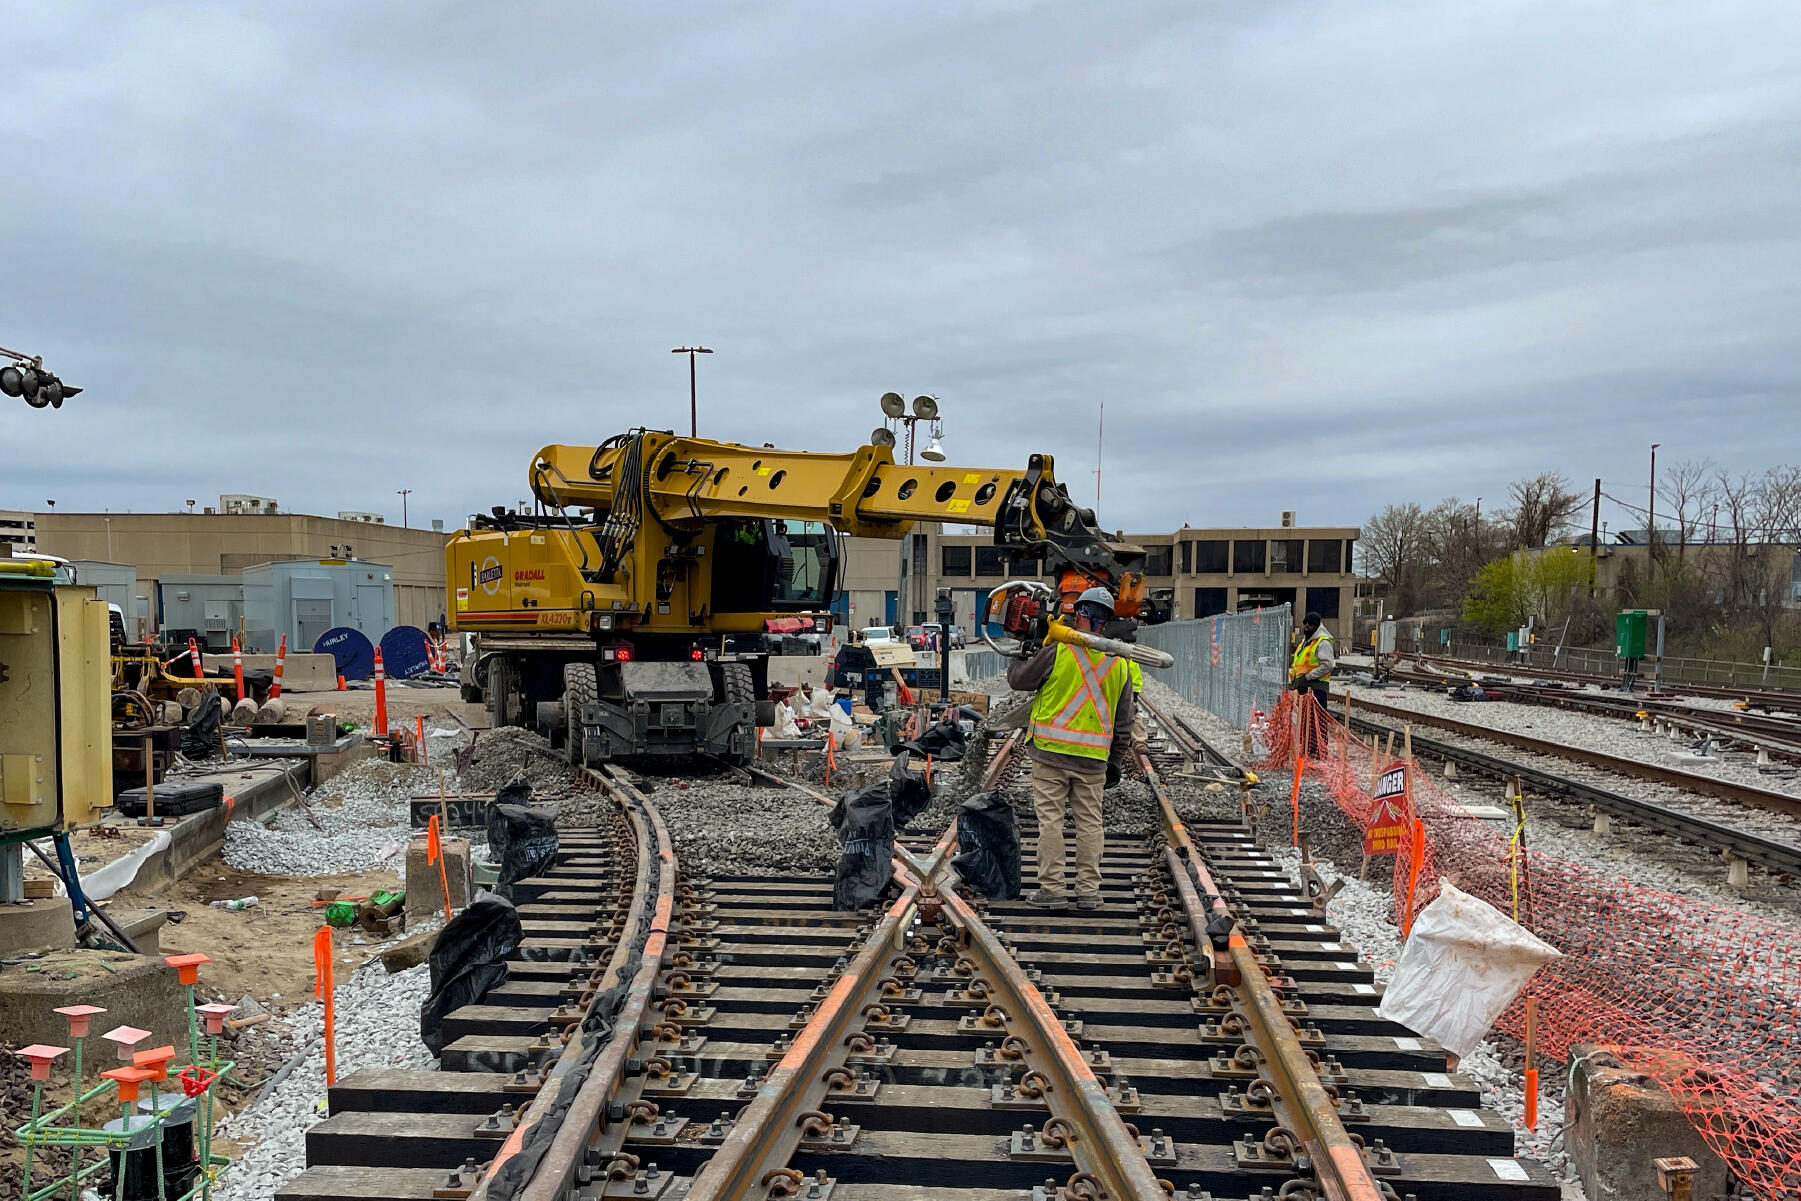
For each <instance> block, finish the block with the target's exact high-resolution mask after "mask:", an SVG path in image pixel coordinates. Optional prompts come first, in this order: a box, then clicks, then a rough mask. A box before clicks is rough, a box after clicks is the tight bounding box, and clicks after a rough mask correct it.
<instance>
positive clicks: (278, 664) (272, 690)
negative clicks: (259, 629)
mask: <svg viewBox="0 0 1801 1201" xmlns="http://www.w3.org/2000/svg"><path fill="white" fill-rule="evenodd" d="M287 661H288V636H287V635H286V634H283V635H282V636H281V645H280V646H278V647H276V648H275V682H274V683H273V684H270V685H269V699H270V700H274V699H275V698H276V697H278V696H280V695H281V668H282V665H283V664H284V663H286V662H287Z"/></svg>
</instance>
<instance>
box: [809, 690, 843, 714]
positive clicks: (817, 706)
mask: <svg viewBox="0 0 1801 1201" xmlns="http://www.w3.org/2000/svg"><path fill="white" fill-rule="evenodd" d="M836 708H837V706H836V705H834V704H833V703H832V693H831V690H830V689H828V688H815V689H814V690H813V691H812V692H811V693H809V694H808V696H807V716H808V717H830V716H831V715H832V711H833V710H834V709H836Z"/></svg>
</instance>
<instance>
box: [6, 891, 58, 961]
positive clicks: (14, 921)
mask: <svg viewBox="0 0 1801 1201" xmlns="http://www.w3.org/2000/svg"><path fill="white" fill-rule="evenodd" d="M74 945H75V912H74V907H73V906H71V905H70V904H69V898H68V897H47V898H44V899H42V900H35V901H20V902H18V903H16V904H12V905H0V956H3V955H11V954H14V953H16V952H18V951H52V950H54V951H64V950H68V949H69V948H70V947H73V946H74Z"/></svg>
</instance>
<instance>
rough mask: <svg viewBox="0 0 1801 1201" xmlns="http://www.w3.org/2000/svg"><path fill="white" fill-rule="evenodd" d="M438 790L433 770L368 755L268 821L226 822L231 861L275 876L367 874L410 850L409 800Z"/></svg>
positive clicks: (227, 856) (241, 867)
mask: <svg viewBox="0 0 1801 1201" xmlns="http://www.w3.org/2000/svg"><path fill="white" fill-rule="evenodd" d="M436 787H437V775H436V773H435V772H434V771H432V769H430V768H428V767H418V766H415V765H413V764H409V763H389V762H387V761H385V760H381V759H365V760H364V761H363V762H361V763H359V764H357V765H356V766H355V767H353V768H351V769H350V770H349V771H346V772H344V773H342V774H340V775H337V776H333V777H332V778H331V779H330V780H328V781H326V783H325V784H324V785H322V786H321V787H320V788H319V789H318V790H317V791H315V792H314V793H313V795H312V796H310V797H307V798H305V799H304V801H301V802H296V803H294V804H291V805H288V806H287V807H285V808H282V809H278V810H276V811H275V812H274V813H273V814H272V815H271V816H270V817H269V818H268V819H267V821H266V822H264V821H236V822H232V823H231V824H230V825H228V826H226V828H225V862H227V863H229V864H230V865H231V866H232V867H235V868H237V869H238V870H239V871H244V872H255V873H257V874H259V875H273V876H333V875H342V874H344V873H347V872H361V871H367V870H369V869H370V868H372V867H375V866H377V865H378V864H381V863H383V862H385V861H387V860H389V859H391V858H392V857H393V856H394V855H396V854H397V853H400V852H402V851H404V849H405V846H406V840H407V838H408V837H409V836H410V835H411V833H412V828H411V826H410V824H409V821H408V817H407V811H408V801H409V800H410V799H411V797H412V794H413V792H414V791H415V790H417V789H422V788H436Z"/></svg>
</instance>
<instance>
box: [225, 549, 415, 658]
mask: <svg viewBox="0 0 1801 1201" xmlns="http://www.w3.org/2000/svg"><path fill="white" fill-rule="evenodd" d="M244 623H245V638H246V639H247V641H248V645H247V646H245V648H244V649H245V650H246V651H251V652H254V653H257V654H265V655H267V654H273V653H274V652H275V650H276V648H277V647H278V646H279V645H280V643H281V638H282V635H284V634H285V635H287V639H288V650H289V651H292V652H295V653H299V652H302V651H310V650H312V649H313V645H314V644H315V643H317V642H318V641H319V636H320V635H321V634H323V633H325V632H326V631H327V630H330V629H334V628H336V627H338V626H348V627H350V628H351V629H353V630H361V631H362V632H363V633H364V634H365V635H367V636H368V638H369V641H371V642H379V641H381V636H382V635H383V634H386V633H387V632H388V631H389V630H391V629H393V628H394V569H393V568H392V567H390V566H388V565H387V564H385V563H370V562H366V561H365V560H362V559H349V560H345V559H293V560H284V561H281V562H276V563H259V564H257V565H256V566H254V567H246V568H245V569H244Z"/></svg>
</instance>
